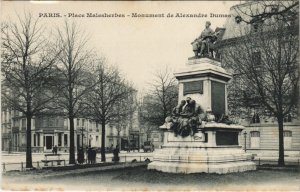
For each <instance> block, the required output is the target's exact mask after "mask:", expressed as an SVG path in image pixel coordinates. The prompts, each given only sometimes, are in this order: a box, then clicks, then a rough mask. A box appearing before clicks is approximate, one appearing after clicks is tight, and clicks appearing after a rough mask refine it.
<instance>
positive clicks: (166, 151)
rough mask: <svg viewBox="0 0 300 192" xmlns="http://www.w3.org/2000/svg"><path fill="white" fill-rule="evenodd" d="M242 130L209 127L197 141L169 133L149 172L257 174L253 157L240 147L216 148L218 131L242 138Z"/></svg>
mask: <svg viewBox="0 0 300 192" xmlns="http://www.w3.org/2000/svg"><path fill="white" fill-rule="evenodd" d="M242 129H243V127H242V126H238V125H225V124H221V123H207V124H205V125H204V126H202V128H201V129H200V133H197V135H195V136H196V137H195V136H188V137H185V138H182V137H180V136H177V137H175V136H174V133H172V132H170V131H166V132H165V135H164V136H165V137H164V145H163V146H162V149H157V150H156V151H155V152H154V156H153V162H152V163H150V164H149V165H148V169H155V170H158V171H162V172H170V173H201V172H204V173H219V174H224V173H231V172H243V171H249V170H255V169H256V166H255V163H254V162H252V161H251V156H250V155H249V154H247V153H245V152H244V151H243V149H242V147H241V146H240V145H238V144H237V145H217V143H218V141H217V140H218V138H217V132H218V131H219V132H220V131H221V134H223V133H224V135H226V134H225V133H228V132H230V133H235V132H236V133H237V136H238V137H240V136H241V135H240V132H241V130H242ZM205 135H206V136H205ZM199 138H201V139H199ZM221 139H222V138H221ZM237 140H238V141H239V138H237Z"/></svg>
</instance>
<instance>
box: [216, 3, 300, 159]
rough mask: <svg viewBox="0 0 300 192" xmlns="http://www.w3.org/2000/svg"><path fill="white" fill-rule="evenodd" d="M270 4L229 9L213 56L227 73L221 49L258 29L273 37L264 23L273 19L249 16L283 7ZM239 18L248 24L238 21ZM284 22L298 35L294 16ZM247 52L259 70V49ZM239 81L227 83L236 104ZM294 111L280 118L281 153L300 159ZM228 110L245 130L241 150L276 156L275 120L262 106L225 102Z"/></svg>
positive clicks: (299, 125) (299, 129)
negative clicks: (216, 57) (281, 132)
mask: <svg viewBox="0 0 300 192" xmlns="http://www.w3.org/2000/svg"><path fill="white" fill-rule="evenodd" d="M273 3H274V5H273V4H270V5H267V6H266V7H262V6H261V5H258V3H257V2H254V1H249V2H246V3H242V4H239V5H236V6H233V7H232V8H231V9H230V15H231V17H229V18H228V19H227V21H226V23H225V26H224V27H225V31H224V33H223V34H222V40H221V41H220V43H219V45H218V50H217V52H218V54H217V55H218V57H219V59H220V60H221V63H222V65H223V67H224V68H226V69H227V70H229V71H230V70H231V68H230V63H226V62H224V60H223V57H224V55H222V54H224V50H226V49H227V48H228V47H231V46H239V45H238V43H241V42H242V41H243V35H241V34H245V33H247V31H248V32H251V33H255V32H258V31H259V30H262V31H263V32H264V35H266V36H265V37H267V38H272V34H276V33H275V32H274V31H268V30H269V27H270V26H268V24H269V22H271V21H270V20H272V19H277V18H276V16H270V17H268V18H267V19H265V20H263V22H262V21H261V20H260V21H259V20H255V19H256V17H255V15H253V17H252V18H251V17H250V16H249V15H250V9H251V8H255V9H256V10H254V11H253V10H252V13H257V14H260V15H261V14H262V11H269V12H268V13H269V15H272V14H273V13H274V12H276V11H280V10H281V7H280V6H283V4H284V3H285V2H276V1H275V2H273ZM288 6H289V5H286V7H288ZM264 8H266V9H264ZM298 8H299V7H298ZM298 8H297V9H298ZM237 10H238V11H239V14H237ZM247 12H248V14H247ZM243 14H244V15H243ZM287 14H289V11H287ZM297 15H298V13H297ZM242 18H243V19H245V20H248V21H250V22H249V23H246V22H242V21H241V19H242ZM272 21H273V20H272ZM284 22H285V23H284V24H285V25H284V26H285V27H287V29H288V30H291V31H292V32H291V33H289V35H295V36H299V29H298V28H299V25H298V22H299V20H298V16H294V17H287V19H286V20H284ZM293 29H295V30H293ZM251 50H253V56H255V58H254V59H253V61H256V62H257V63H255V66H256V67H258V68H259V67H262V66H260V65H258V64H260V61H261V57H262V54H260V51H261V50H260V48H259V47H251ZM225 53H226V52H225ZM297 54H298V53H297ZM253 65H254V64H253ZM231 72H232V73H233V74H234V73H235V72H234V71H231ZM239 80H241V79H238V75H236V76H234V77H233V80H232V81H231V83H230V84H229V92H230V91H231V94H232V96H233V97H232V98H234V102H236V101H237V98H238V97H239V96H240V95H239V94H240V92H238V91H235V90H239V89H235V88H236V86H240V85H241V84H240V83H239ZM298 100H299V98H298ZM299 103H300V102H299ZM297 110H298V111H299V106H298V109H295V110H294V111H292V112H291V114H288V115H287V116H286V117H285V119H284V150H285V156H286V157H294V156H298V157H299V156H300V121H299V117H298V115H299V113H297ZM229 111H230V112H232V114H229V115H232V117H234V121H236V122H237V123H239V124H242V125H244V126H245V129H244V131H243V132H242V134H243V136H242V137H241V144H242V146H243V148H244V149H245V150H247V151H248V152H249V153H253V154H256V155H258V156H270V157H274V156H278V149H279V133H278V123H277V120H276V118H274V117H272V115H271V114H270V112H268V111H267V110H265V109H264V107H262V106H260V105H259V104H258V105H257V104H255V98H254V102H253V105H252V106H247V107H246V106H245V105H244V107H243V106H238V105H236V103H235V104H232V105H230V102H229Z"/></svg>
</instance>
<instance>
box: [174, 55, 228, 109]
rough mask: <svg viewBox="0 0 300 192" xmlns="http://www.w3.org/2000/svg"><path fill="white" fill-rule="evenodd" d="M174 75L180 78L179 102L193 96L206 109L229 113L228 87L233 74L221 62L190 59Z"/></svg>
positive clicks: (206, 59)
mask: <svg viewBox="0 0 300 192" xmlns="http://www.w3.org/2000/svg"><path fill="white" fill-rule="evenodd" d="M174 75H175V77H176V79H177V80H178V87H179V92H178V93H179V94H178V98H179V99H178V102H180V101H181V100H183V99H185V98H186V97H191V98H192V99H194V100H195V101H196V103H197V104H199V105H200V106H201V107H202V108H203V109H204V110H207V109H208V108H209V109H212V111H213V112H214V113H219V114H221V113H223V114H226V113H227V92H226V87H227V83H228V81H229V80H230V79H231V74H229V73H228V72H226V70H225V69H224V68H222V67H221V63H220V62H218V61H215V60H212V59H208V58H200V59H193V60H188V62H187V63H186V65H185V66H184V67H183V68H181V69H179V70H178V71H177V72H176V73H174Z"/></svg>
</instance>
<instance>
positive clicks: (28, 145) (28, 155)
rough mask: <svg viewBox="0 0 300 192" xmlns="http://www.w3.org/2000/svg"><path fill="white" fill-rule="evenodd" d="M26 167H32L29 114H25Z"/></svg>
mask: <svg viewBox="0 0 300 192" xmlns="http://www.w3.org/2000/svg"><path fill="white" fill-rule="evenodd" d="M26 120H27V127H26V128H27V129H26V168H32V153H31V116H29V115H27V116H26Z"/></svg>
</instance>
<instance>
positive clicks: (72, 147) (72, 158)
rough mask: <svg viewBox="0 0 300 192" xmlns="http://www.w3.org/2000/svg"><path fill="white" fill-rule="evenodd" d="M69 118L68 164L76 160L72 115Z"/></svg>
mask: <svg viewBox="0 0 300 192" xmlns="http://www.w3.org/2000/svg"><path fill="white" fill-rule="evenodd" d="M69 120H70V151H69V164H75V163H76V161H75V145H74V117H69ZM77 147H78V146H77Z"/></svg>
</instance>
